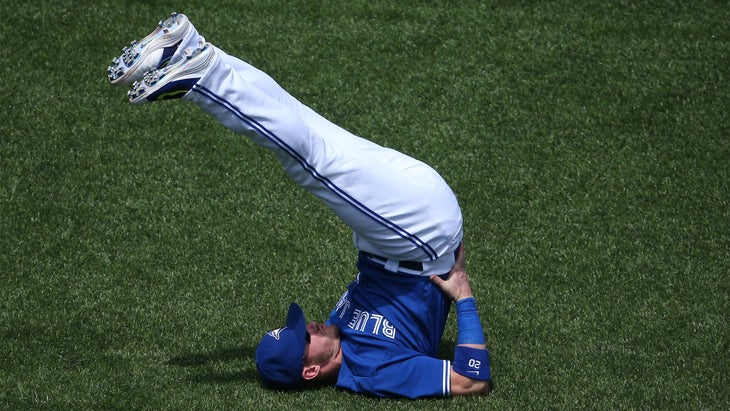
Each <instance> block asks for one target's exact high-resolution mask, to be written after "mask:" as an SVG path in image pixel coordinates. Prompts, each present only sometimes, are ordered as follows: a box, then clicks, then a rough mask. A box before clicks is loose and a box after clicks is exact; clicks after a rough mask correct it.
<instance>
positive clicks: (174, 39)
mask: <svg viewBox="0 0 730 411" xmlns="http://www.w3.org/2000/svg"><path fill="white" fill-rule="evenodd" d="M192 26H193V25H192V24H191V23H190V21H189V20H188V18H187V16H185V15H184V14H178V13H172V14H171V15H170V17H168V18H167V19H165V20H163V21H160V22H159V24H158V25H157V28H156V29H155V30H154V31H153V32H152V33H150V34H149V35H147V37H145V38H143V39H142V40H139V41H138V40H134V41H132V43H130V44H129V46H126V47H124V48H123V49H122V55H121V56H119V57H115V58H114V60H112V65H111V66H109V68H108V69H107V75H108V77H109V82H111V83H112V84H113V85H127V84H130V83H132V82H134V81H136V80H139V79H140V78H142V76H143V75H144V73H146V72H147V71H149V70H152V69H158V68H162V67H165V66H166V65H167V64H169V63H170V59H171V58H172V56H173V55H174V54H175V51H177V48H178V46H179V45H180V43H182V41H183V40H184V39H185V36H186V35H187V34H188V33H189V32H190V31H191V29H192Z"/></svg>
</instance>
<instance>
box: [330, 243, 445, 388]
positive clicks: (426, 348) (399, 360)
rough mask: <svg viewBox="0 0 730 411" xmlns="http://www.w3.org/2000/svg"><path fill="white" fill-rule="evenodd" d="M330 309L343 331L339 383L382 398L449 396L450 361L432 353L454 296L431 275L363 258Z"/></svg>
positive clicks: (341, 385) (437, 342) (436, 346)
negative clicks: (405, 271)
mask: <svg viewBox="0 0 730 411" xmlns="http://www.w3.org/2000/svg"><path fill="white" fill-rule="evenodd" d="M358 268H359V270H360V273H359V274H358V275H357V278H356V279H355V281H353V282H352V283H351V284H350V285H349V286H348V288H347V291H346V292H345V294H344V295H343V296H342V297H341V298H340V300H339V302H338V303H337V306H336V307H335V308H334V310H332V313H331V314H330V317H329V319H328V320H327V323H328V324H334V325H336V326H337V327H338V328H339V329H340V332H341V337H342V338H341V347H342V368H341V369H340V373H339V377H338V380H337V384H336V386H337V387H340V388H344V389H347V390H350V391H354V392H358V393H364V394H371V395H374V396H378V397H408V398H419V397H445V396H449V395H450V370H451V364H450V361H448V360H441V359H437V358H434V357H435V355H436V351H437V350H438V347H439V343H440V341H441V336H442V335H443V331H444V325H445V324H446V318H447V316H448V313H449V308H450V306H451V301H450V300H449V299H447V298H446V297H445V296H444V294H443V293H442V292H441V290H440V289H439V288H438V287H436V286H435V285H433V284H432V283H431V281H430V280H429V279H428V277H427V276H416V275H405V274H394V273H391V272H388V271H385V270H384V268H383V266H381V265H379V264H378V263H375V262H371V261H369V260H367V259H366V258H363V257H361V258H360V259H359V261H358Z"/></svg>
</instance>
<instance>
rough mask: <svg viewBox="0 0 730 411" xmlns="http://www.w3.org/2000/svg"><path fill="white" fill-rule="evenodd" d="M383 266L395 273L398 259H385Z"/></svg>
mask: <svg viewBox="0 0 730 411" xmlns="http://www.w3.org/2000/svg"><path fill="white" fill-rule="evenodd" d="M383 268H385V269H386V270H388V271H390V272H391V273H397V272H398V261H393V260H386V261H385V264H384V266H383Z"/></svg>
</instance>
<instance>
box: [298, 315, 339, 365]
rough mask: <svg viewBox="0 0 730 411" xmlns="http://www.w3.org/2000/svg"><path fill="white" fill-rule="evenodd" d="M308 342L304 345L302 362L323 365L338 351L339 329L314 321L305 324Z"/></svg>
mask: <svg viewBox="0 0 730 411" xmlns="http://www.w3.org/2000/svg"><path fill="white" fill-rule="evenodd" d="M306 329H307V334H308V338H309V342H308V343H307V344H306V345H305V346H304V358H305V360H304V363H305V365H308V364H319V365H325V364H327V363H329V362H330V361H331V360H333V359H334V358H336V357H337V354H339V352H340V330H339V329H338V328H337V327H335V326H334V325H329V326H328V325H324V324H320V323H316V322H314V321H312V322H310V323H309V324H307V327H306Z"/></svg>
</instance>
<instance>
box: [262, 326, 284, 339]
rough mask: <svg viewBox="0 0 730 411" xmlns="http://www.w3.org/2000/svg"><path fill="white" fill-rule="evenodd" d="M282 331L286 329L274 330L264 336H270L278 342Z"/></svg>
mask: <svg viewBox="0 0 730 411" xmlns="http://www.w3.org/2000/svg"><path fill="white" fill-rule="evenodd" d="M284 329H286V327H284V328H279V329H276V330H271V331H269V332H268V333H266V334H267V335H269V336H271V337H273V338H274V339H275V340H277V341H278V340H279V337H280V335H281V332H282V331H284Z"/></svg>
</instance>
